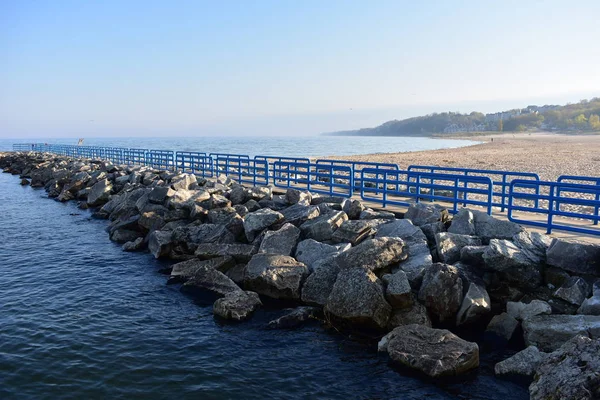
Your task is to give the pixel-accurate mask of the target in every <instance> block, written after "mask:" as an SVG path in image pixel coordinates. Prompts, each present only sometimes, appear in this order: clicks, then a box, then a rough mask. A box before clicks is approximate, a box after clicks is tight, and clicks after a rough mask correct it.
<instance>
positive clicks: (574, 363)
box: [529, 336, 600, 400]
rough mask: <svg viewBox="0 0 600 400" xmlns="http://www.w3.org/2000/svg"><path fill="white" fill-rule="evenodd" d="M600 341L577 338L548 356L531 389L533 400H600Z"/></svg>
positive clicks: (541, 365) (539, 368)
mask: <svg viewBox="0 0 600 400" xmlns="http://www.w3.org/2000/svg"><path fill="white" fill-rule="evenodd" d="M598 354H600V340H598V339H596V340H592V339H589V338H587V337H584V336H576V337H574V338H572V339H571V340H569V341H568V342H567V343H565V344H564V345H563V346H562V347H561V348H560V349H558V350H557V351H555V352H553V353H552V354H549V355H548V356H547V357H545V359H544V360H543V361H542V362H541V364H540V365H539V367H538V368H537V371H536V375H535V378H534V380H533V382H532V383H531V385H530V386H529V395H530V396H531V399H532V400H547V399H577V400H593V399H598V398H600V373H599V372H598V371H600V357H598Z"/></svg>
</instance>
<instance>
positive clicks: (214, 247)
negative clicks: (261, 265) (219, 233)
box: [194, 243, 256, 263]
mask: <svg viewBox="0 0 600 400" xmlns="http://www.w3.org/2000/svg"><path fill="white" fill-rule="evenodd" d="M255 253H256V248H255V247H254V246H252V245H250V244H238V243H233V244H229V243H226V244H221V243H202V244H199V245H198V246H197V248H196V251H195V253H194V254H195V255H196V257H198V258H200V259H201V260H208V259H211V258H216V257H224V256H230V257H233V258H234V259H235V260H236V261H237V262H238V263H246V262H248V261H250V259H251V258H252V256H253V255H254V254H255Z"/></svg>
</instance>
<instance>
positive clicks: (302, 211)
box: [280, 204, 320, 226]
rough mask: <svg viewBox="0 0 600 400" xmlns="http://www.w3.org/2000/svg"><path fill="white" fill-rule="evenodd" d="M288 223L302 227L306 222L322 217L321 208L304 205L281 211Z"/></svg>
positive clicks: (296, 205) (295, 205)
mask: <svg viewBox="0 0 600 400" xmlns="http://www.w3.org/2000/svg"><path fill="white" fill-rule="evenodd" d="M280 212H281V214H283V218H284V220H285V221H286V222H289V223H290V224H292V225H295V226H300V225H302V224H303V223H305V222H306V221H308V220H310V219H313V218H316V217H318V216H319V215H320V211H319V207H315V206H307V205H304V204H294V205H293V206H290V207H287V208H284V209H283V210H281V211H280Z"/></svg>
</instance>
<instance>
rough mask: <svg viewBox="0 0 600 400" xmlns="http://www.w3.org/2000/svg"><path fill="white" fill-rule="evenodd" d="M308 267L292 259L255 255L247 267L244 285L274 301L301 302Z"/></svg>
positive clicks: (280, 256)
mask: <svg viewBox="0 0 600 400" xmlns="http://www.w3.org/2000/svg"><path fill="white" fill-rule="evenodd" d="M308 274H309V270H308V267H307V266H306V265H304V264H303V263H301V262H299V261H296V260H295V259H294V258H292V257H288V256H282V255H277V254H255V255H254V256H253V257H252V259H251V260H250V261H249V262H248V265H246V273H245V280H244V285H245V287H247V288H249V289H251V290H254V291H256V292H257V293H259V294H262V295H265V296H269V297H272V298H274V299H288V300H299V299H300V288H301V286H302V282H303V281H304V280H305V279H306V277H307V276H308Z"/></svg>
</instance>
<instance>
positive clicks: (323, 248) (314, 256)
mask: <svg viewBox="0 0 600 400" xmlns="http://www.w3.org/2000/svg"><path fill="white" fill-rule="evenodd" d="M337 253H339V249H338V248H337V247H336V246H332V245H330V244H326V243H321V242H317V241H316V240H314V239H306V240H303V241H301V242H300V243H298V246H297V247H296V254H295V257H296V260H298V261H300V262H301V263H304V264H306V265H307V266H308V267H309V268H311V269H312V268H313V265H314V264H315V263H316V262H317V261H319V260H324V259H326V258H327V257H328V256H331V255H333V254H337Z"/></svg>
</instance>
